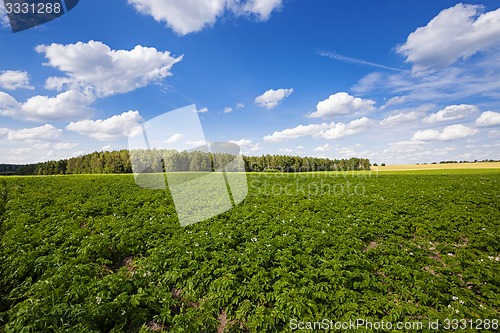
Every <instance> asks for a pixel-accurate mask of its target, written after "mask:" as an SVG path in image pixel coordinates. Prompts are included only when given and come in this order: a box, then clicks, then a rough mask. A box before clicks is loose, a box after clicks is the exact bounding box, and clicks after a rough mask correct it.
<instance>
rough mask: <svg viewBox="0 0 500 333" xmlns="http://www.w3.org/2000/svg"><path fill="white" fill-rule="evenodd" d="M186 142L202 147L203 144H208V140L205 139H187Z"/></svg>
mask: <svg viewBox="0 0 500 333" xmlns="http://www.w3.org/2000/svg"><path fill="white" fill-rule="evenodd" d="M186 144H187V145H189V146H194V147H201V146H205V145H206V144H207V142H206V141H204V140H187V141H186Z"/></svg>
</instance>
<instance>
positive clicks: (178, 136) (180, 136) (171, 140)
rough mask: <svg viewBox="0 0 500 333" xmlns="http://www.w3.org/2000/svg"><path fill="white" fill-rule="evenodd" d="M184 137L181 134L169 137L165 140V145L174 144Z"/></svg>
mask: <svg viewBox="0 0 500 333" xmlns="http://www.w3.org/2000/svg"><path fill="white" fill-rule="evenodd" d="M183 137H184V136H183V135H182V134H180V133H175V134H172V136H171V137H169V138H168V139H167V140H165V143H174V142H177V141H179V140H180V139H182V138H183Z"/></svg>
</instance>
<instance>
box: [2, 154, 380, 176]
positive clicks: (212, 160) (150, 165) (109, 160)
mask: <svg viewBox="0 0 500 333" xmlns="http://www.w3.org/2000/svg"><path fill="white" fill-rule="evenodd" d="M130 156H133V157H134V163H136V164H135V165H134V167H137V166H140V168H139V169H141V170H142V169H145V170H147V169H150V170H152V171H151V172H158V170H165V171H167V172H168V171H214V170H220V169H221V168H222V167H225V166H226V165H227V164H228V163H229V162H231V161H232V160H233V159H234V158H235V156H234V155H231V154H228V153H214V154H212V153H206V152H201V151H196V150H195V151H190V152H186V151H182V152H178V151H176V150H131V151H128V150H120V151H112V152H109V151H105V152H93V153H91V154H87V155H83V156H78V157H72V158H70V159H68V160H59V161H48V162H43V163H36V164H29V165H12V164H0V175H64V174H118V173H131V172H132V164H131V161H130ZM244 161H245V170H246V171H252V172H262V171H265V172H277V171H282V172H302V171H347V170H370V161H369V160H368V159H363V158H355V157H353V158H350V159H348V160H347V159H340V160H338V159H335V160H332V159H328V158H315V157H299V156H286V155H269V154H267V155H262V156H248V157H246V156H245V157H244Z"/></svg>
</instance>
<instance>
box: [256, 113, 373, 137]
mask: <svg viewBox="0 0 500 333" xmlns="http://www.w3.org/2000/svg"><path fill="white" fill-rule="evenodd" d="M371 123H372V121H371V120H370V119H368V118H366V117H363V118H360V119H355V120H353V121H351V122H350V123H348V124H344V123H335V122H331V123H330V124H327V123H322V124H310V125H299V126H297V127H294V128H288V129H285V130H283V131H276V132H274V133H273V134H272V135H266V136H265V137H264V141H265V142H281V141H287V140H292V139H297V138H300V137H303V136H311V137H313V138H316V139H326V140H333V139H340V138H343V137H346V136H350V135H354V134H357V133H361V132H364V131H366V130H367V129H368V128H369V127H370V125H371Z"/></svg>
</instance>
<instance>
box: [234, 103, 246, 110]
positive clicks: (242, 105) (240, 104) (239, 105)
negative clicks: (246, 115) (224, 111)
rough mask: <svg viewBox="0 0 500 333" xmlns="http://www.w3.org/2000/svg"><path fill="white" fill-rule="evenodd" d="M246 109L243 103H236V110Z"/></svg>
mask: <svg viewBox="0 0 500 333" xmlns="http://www.w3.org/2000/svg"><path fill="white" fill-rule="evenodd" d="M244 107H245V104H243V103H236V108H237V109H242V108H244Z"/></svg>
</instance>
